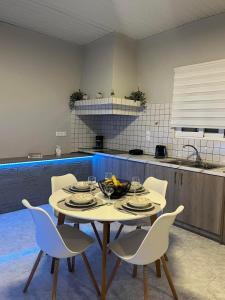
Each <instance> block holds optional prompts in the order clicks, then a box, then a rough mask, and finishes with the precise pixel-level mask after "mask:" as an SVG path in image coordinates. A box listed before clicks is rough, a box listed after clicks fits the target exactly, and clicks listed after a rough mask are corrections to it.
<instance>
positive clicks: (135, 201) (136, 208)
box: [114, 196, 160, 215]
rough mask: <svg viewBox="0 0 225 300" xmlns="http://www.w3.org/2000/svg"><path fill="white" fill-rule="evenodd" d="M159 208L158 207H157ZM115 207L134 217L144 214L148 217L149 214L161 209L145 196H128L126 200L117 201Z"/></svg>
mask: <svg viewBox="0 0 225 300" xmlns="http://www.w3.org/2000/svg"><path fill="white" fill-rule="evenodd" d="M157 206H158V207H157ZM114 207H115V208H116V209H117V210H119V211H122V212H127V213H130V214H133V215H139V214H143V215H146V214H148V213H149V212H151V213H152V211H153V210H155V209H156V208H157V209H158V208H159V207H160V205H159V204H156V203H153V202H151V200H150V199H149V198H146V197H144V196H138V197H136V196H126V197H125V199H122V200H121V201H117V202H116V203H115V204H114Z"/></svg>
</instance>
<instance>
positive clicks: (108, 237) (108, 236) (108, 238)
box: [107, 223, 110, 244]
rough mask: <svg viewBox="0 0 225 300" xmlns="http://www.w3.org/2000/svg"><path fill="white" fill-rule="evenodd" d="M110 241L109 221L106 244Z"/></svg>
mask: <svg viewBox="0 0 225 300" xmlns="http://www.w3.org/2000/svg"><path fill="white" fill-rule="evenodd" d="M109 243H110V223H109V230H108V233H107V244H109Z"/></svg>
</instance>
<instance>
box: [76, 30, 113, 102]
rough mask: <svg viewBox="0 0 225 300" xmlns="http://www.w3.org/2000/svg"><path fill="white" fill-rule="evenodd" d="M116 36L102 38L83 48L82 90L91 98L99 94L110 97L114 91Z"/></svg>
mask: <svg viewBox="0 0 225 300" xmlns="http://www.w3.org/2000/svg"><path fill="white" fill-rule="evenodd" d="M114 40H115V37H114V34H108V35H107V36H105V37H103V38H100V39H98V40H96V41H94V42H92V43H90V44H87V45H85V46H84V47H83V50H82V52H83V69H82V81H81V89H82V91H84V92H86V93H87V94H88V96H89V98H95V95H96V93H97V92H103V94H104V96H105V97H108V96H109V95H110V93H111V89H112V76H113V74H112V69H113V48H114Z"/></svg>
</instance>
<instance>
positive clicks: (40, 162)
mask: <svg viewBox="0 0 225 300" xmlns="http://www.w3.org/2000/svg"><path fill="white" fill-rule="evenodd" d="M92 158H93V156H83V157H65V158H58V159H44V160H32V161H22V162H12V163H3V164H0V169H3V168H9V167H20V166H24V165H43V164H46V163H47V164H48V163H53V164H54V163H57V164H61V163H66V162H68V161H84V160H90V159H92Z"/></svg>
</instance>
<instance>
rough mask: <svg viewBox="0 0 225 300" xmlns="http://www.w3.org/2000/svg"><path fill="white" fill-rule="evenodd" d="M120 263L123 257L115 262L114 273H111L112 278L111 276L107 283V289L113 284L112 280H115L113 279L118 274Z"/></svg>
mask: <svg viewBox="0 0 225 300" xmlns="http://www.w3.org/2000/svg"><path fill="white" fill-rule="evenodd" d="M120 264H121V259H120V258H117V260H116V263H115V266H114V268H113V270H112V274H111V276H110V278H109V281H108V283H107V288H106V291H108V289H109V288H110V286H111V284H112V282H113V279H114V277H115V276H116V273H117V271H118V269H119V266H120Z"/></svg>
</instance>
